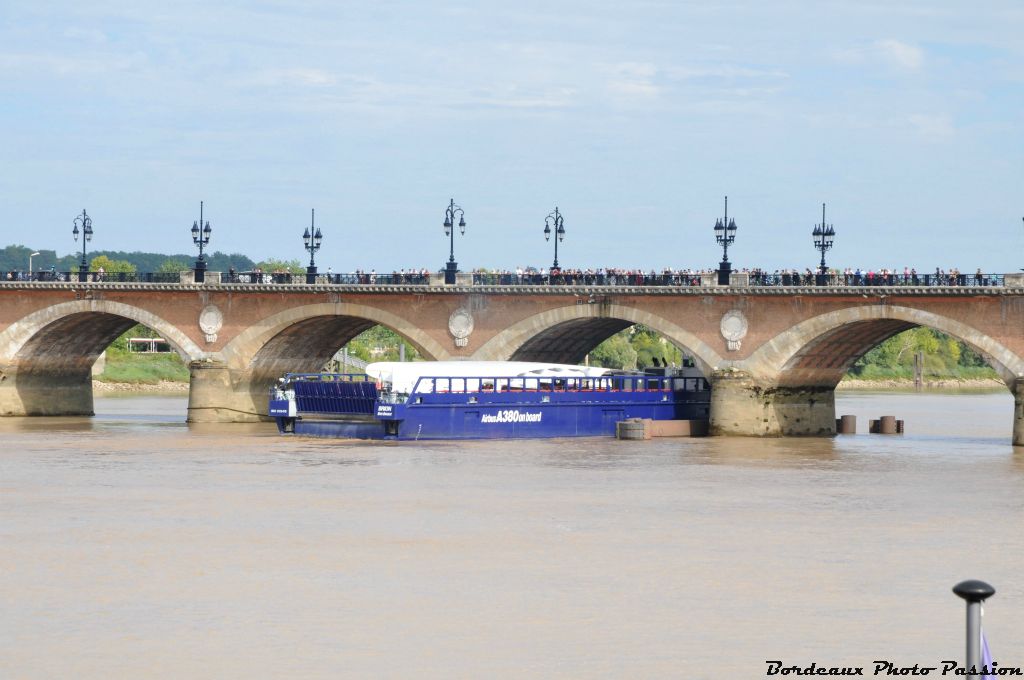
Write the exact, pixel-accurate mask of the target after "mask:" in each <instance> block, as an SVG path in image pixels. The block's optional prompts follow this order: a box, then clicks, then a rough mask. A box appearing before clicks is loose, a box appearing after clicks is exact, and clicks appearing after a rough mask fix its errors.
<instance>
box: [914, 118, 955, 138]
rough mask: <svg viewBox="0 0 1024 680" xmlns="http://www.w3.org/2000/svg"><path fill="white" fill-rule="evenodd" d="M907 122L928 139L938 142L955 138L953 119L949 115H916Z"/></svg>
mask: <svg viewBox="0 0 1024 680" xmlns="http://www.w3.org/2000/svg"><path fill="white" fill-rule="evenodd" d="M907 122H908V123H909V124H910V126H911V127H912V128H913V129H914V130H916V131H917V133H918V134H919V135H921V136H922V137H924V138H926V139H930V140H934V141H938V140H944V139H949V138H950V137H952V136H953V132H954V128H953V118H952V116H950V115H949V114H948V113H939V114H926V113H914V114H911V115H909V116H907Z"/></svg>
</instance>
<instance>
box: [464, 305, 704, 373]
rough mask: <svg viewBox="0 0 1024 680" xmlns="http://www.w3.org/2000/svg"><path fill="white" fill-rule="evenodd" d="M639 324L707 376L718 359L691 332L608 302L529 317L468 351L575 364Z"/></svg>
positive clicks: (484, 355) (491, 358)
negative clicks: (663, 340) (676, 348)
mask: <svg viewBox="0 0 1024 680" xmlns="http://www.w3.org/2000/svg"><path fill="white" fill-rule="evenodd" d="M635 324H642V325H644V326H646V327H648V328H650V329H651V330H653V331H656V332H657V333H659V334H660V335H661V336H662V337H664V338H665V339H667V340H668V341H669V342H671V343H672V344H674V345H676V346H677V347H678V348H679V349H681V350H683V351H684V352H686V353H688V354H690V355H691V356H692V357H693V358H694V361H695V362H696V364H697V367H698V368H699V369H700V370H701V372H702V373H703V374H704V375H706V376H709V375H711V371H712V370H714V368H715V367H717V366H719V365H721V364H722V363H723V362H722V358H721V356H719V354H718V353H717V352H715V350H713V349H712V348H711V347H710V346H708V345H707V344H706V343H705V342H703V341H702V340H701V339H700V338H698V337H697V336H696V335H694V334H693V333H690V332H689V331H687V330H686V329H684V328H682V327H681V326H679V325H677V324H675V323H673V322H671V321H669V320H667V319H665V318H663V317H660V316H657V315H655V314H651V313H650V312H646V311H643V310H640V309H637V308H635V307H630V306H627V305H620V304H614V303H595V304H577V305H572V306H565V307H558V308H555V309H550V310H547V311H544V312H540V313H538V314H535V315H533V316H530V317H528V318H526V319H523V320H522V321H520V322H518V323H516V324H513V325H512V326H509V327H508V328H506V329H505V330H503V331H501V332H500V333H498V334H497V335H495V336H494V337H493V338H491V339H490V340H489V341H488V342H486V343H485V344H484V345H483V346H481V347H480V349H478V350H477V351H476V352H475V353H474V354H473V358H474V359H477V360H482V361H504V360H514V361H550V362H552V363H567V364H577V363H580V362H582V361H583V358H584V357H585V356H586V355H587V354H588V353H589V352H590V351H591V350H593V349H594V348H595V347H597V346H598V345H599V344H601V343H602V342H603V341H605V340H607V339H608V338H610V337H611V336H613V335H615V334H616V333H618V332H619V331H621V330H623V329H625V328H628V327H630V326H632V325H635Z"/></svg>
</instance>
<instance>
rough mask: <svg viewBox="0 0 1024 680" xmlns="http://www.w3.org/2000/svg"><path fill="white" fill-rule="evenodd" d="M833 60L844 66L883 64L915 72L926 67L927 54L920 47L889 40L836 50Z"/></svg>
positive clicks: (833, 53)
mask: <svg viewBox="0 0 1024 680" xmlns="http://www.w3.org/2000/svg"><path fill="white" fill-rule="evenodd" d="M832 58H833V59H834V60H836V61H838V62H840V63H843V64H882V65H885V66H889V67H893V68H896V69H898V70H900V71H907V72H914V71H919V70H920V69H921V67H922V66H924V61H925V53H924V50H922V49H921V48H920V47H915V46H914V45H910V44H908V43H905V42H901V41H899V40H894V39H892V38H888V39H885V40H876V41H875V42H873V43H871V44H870V45H863V46H861V47H850V48H846V49H839V50H834V51H833V52H832Z"/></svg>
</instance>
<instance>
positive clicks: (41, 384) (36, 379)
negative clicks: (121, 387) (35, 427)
mask: <svg viewBox="0 0 1024 680" xmlns="http://www.w3.org/2000/svg"><path fill="white" fill-rule="evenodd" d="M91 415H93V405H92V373H91V371H89V370H88V369H86V370H84V371H81V370H79V371H68V372H65V371H59V370H54V371H48V370H40V369H39V368H38V367H36V368H35V370H30V371H24V370H23V371H20V372H19V371H18V369H17V368H13V367H3V368H0V416H91Z"/></svg>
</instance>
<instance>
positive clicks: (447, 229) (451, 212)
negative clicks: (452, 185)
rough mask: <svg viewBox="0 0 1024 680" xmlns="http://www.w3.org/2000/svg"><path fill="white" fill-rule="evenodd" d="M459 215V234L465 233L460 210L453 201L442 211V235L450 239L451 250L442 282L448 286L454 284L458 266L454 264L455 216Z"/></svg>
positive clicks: (464, 217) (462, 215) (464, 221)
mask: <svg viewBox="0 0 1024 680" xmlns="http://www.w3.org/2000/svg"><path fill="white" fill-rule="evenodd" d="M456 213H458V215H459V233H461V234H465V233H466V216H465V214H464V213H463V212H462V208H460V207H459V206H457V205H455V199H454V198H453V199H451V200H450V201H449V202H448V207H447V208H445V211H444V235H445V236H448V237H450V238H451V249H450V250H449V252H448V264H447V265H445V268H444V282H445V283H446V284H448V285H451V284H454V283H455V273H456V272H457V271H458V270H459V265H458V264H457V263H456V262H455V214H456Z"/></svg>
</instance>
